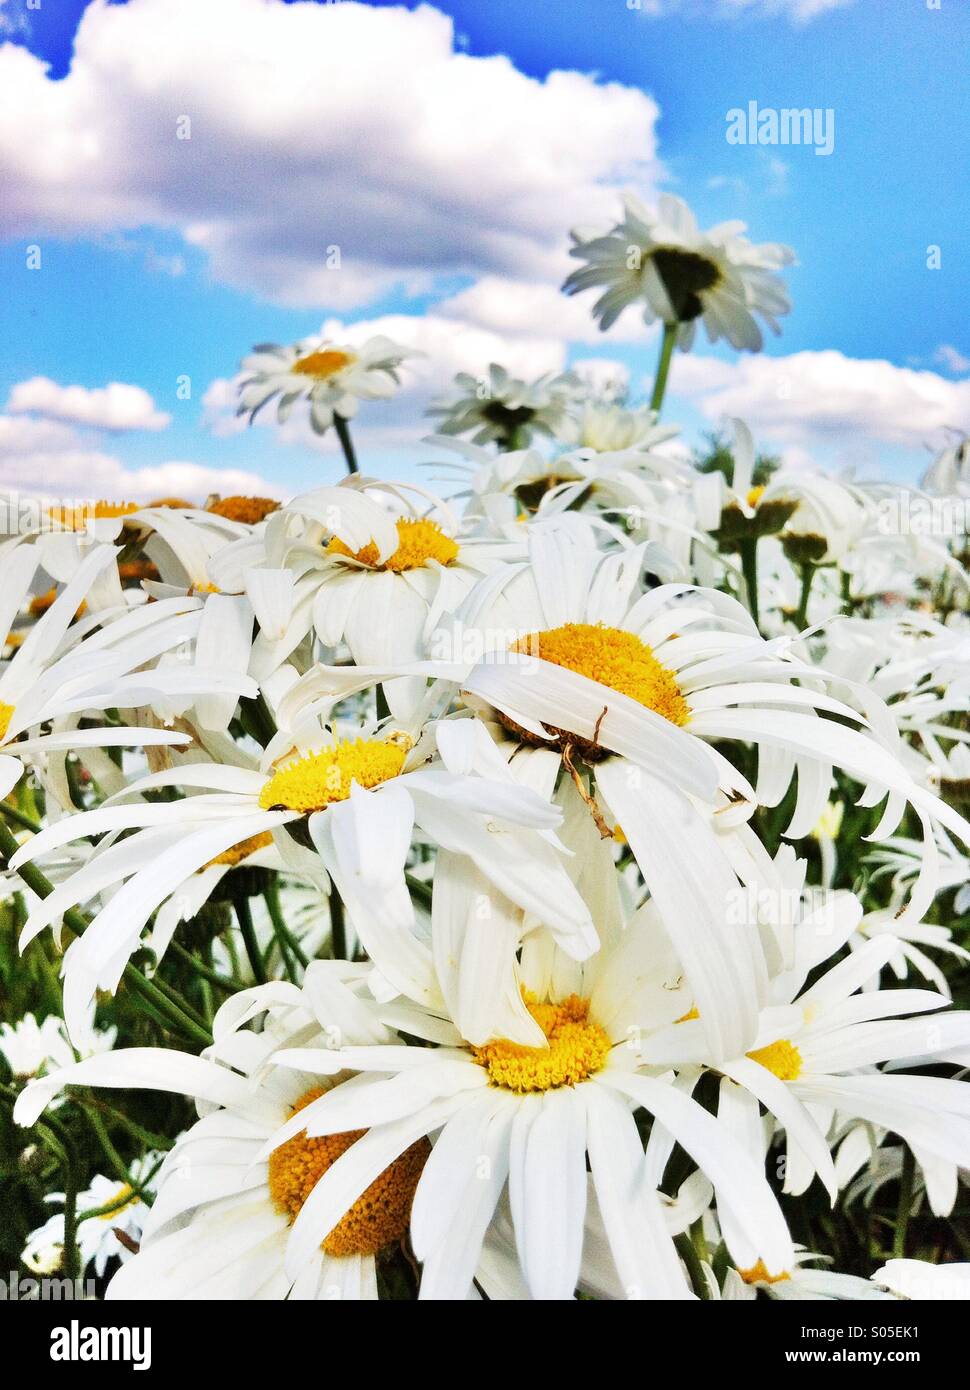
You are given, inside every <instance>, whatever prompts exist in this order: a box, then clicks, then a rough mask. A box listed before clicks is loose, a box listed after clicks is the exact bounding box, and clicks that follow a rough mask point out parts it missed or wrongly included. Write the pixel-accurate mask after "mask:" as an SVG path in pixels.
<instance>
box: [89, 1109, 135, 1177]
mask: <svg viewBox="0 0 970 1390" xmlns="http://www.w3.org/2000/svg"><path fill="white" fill-rule="evenodd" d="M87 1100H88V1097H87V1095H85V1096H84V1101H85V1102H87ZM82 1108H83V1110H84V1113H85V1115H86V1116H87V1119H88V1123H89V1124H90V1126H91V1128H92V1129H93V1130H94V1132H95V1134H96V1136H97V1139H98V1143H99V1144H100V1145H101V1147H102V1149H103V1150H104V1155H105V1158H107V1160H108V1162H109V1164H110V1165H111V1167H112V1168H113V1169H114V1170H115V1175H116V1176H117V1177H119V1178H120V1179H121V1181H122V1182H127V1181H128V1165H127V1163H125V1160H124V1159H123V1158H122V1157H121V1154H120V1153H119V1152H118V1150H117V1149H116V1148H115V1146H114V1144H112V1142H111V1139H110V1137H109V1135H108V1131H107V1130H106V1129H105V1127H104V1121H103V1120H102V1118H101V1116H100V1115H99V1114H98V1113H97V1111H96V1110H93V1109H91V1110H89V1109H88V1106H87V1104H86V1103H85V1104H83V1106H82Z"/></svg>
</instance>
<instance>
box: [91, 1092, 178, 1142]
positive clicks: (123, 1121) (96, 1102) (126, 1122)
mask: <svg viewBox="0 0 970 1390" xmlns="http://www.w3.org/2000/svg"><path fill="white" fill-rule="evenodd" d="M89 1103H90V1105H91V1106H93V1107H94V1108H95V1109H96V1110H103V1111H104V1113H105V1114H106V1115H110V1116H111V1118H112V1120H114V1121H115V1122H116V1123H117V1124H119V1125H121V1126H122V1127H123V1128H124V1129H127V1131H128V1133H129V1134H132V1135H134V1137H135V1138H136V1139H137V1140H138V1141H139V1143H141V1144H143V1145H144V1146H145V1148H147V1149H170V1148H172V1147H173V1145H174V1143H175V1141H174V1139H168V1138H166V1136H165V1135H164V1134H153V1133H152V1132H151V1130H150V1129H144V1128H143V1127H142V1126H141V1125H140V1124H137V1123H136V1122H135V1121H134V1120H133V1119H131V1117H130V1116H129V1115H126V1114H125V1113H124V1111H123V1110H116V1109H115V1107H114V1106H113V1105H109V1104H108V1102H107V1101H106V1100H102V1099H101V1097H100V1096H94V1095H92V1097H91V1099H90V1102H89Z"/></svg>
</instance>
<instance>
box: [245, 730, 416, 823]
mask: <svg viewBox="0 0 970 1390" xmlns="http://www.w3.org/2000/svg"><path fill="white" fill-rule="evenodd" d="M408 748H409V741H407V740H404V741H399V742H391V741H390V740H383V739H376V738H359V739H355V740H351V739H340V740H339V741H338V742H337V743H334V744H332V745H331V746H330V747H328V748H321V749H319V750H318V751H317V752H316V753H307V754H306V755H305V756H304V757H302V758H297V759H295V761H293V762H290V763H286V764H285V765H284V766H283V767H281V768H280V769H279V771H278V772H276V773H274V775H273V776H272V777H271V778H270V779H269V781H268V782H267V783H266V784H265V786H264V787H263V789H262V791H261V792H260V794H259V804H260V807H261V808H262V809H263V810H264V811H269V810H273V809H276V808H283V809H285V810H288V811H300V812H302V813H303V814H304V815H309V814H310V813H311V811H322V810H324V808H325V807H327V806H329V805H330V804H331V802H334V801H346V800H347V798H348V796H349V795H350V788H351V784H352V783H353V782H356V783H357V784H358V786H361V787H376V786H378V785H379V784H380V783H381V782H387V781H388V780H389V779H390V778H391V777H397V776H398V774H399V773H400V771H401V769H402V768H403V767H404V761H405V759H406V757H407V755H408Z"/></svg>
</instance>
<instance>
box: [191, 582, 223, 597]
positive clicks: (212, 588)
mask: <svg viewBox="0 0 970 1390" xmlns="http://www.w3.org/2000/svg"><path fill="white" fill-rule="evenodd" d="M221 593H222V590H221V589H220V588H219V586H218V584H210V583H209V581H208V580H202V581H201V582H200V583H199V584H193V585H192V587H191V588H190V589H189V594H190V595H192V596H193V597H195V598H199V597H201V596H203V595H205V594H221Z"/></svg>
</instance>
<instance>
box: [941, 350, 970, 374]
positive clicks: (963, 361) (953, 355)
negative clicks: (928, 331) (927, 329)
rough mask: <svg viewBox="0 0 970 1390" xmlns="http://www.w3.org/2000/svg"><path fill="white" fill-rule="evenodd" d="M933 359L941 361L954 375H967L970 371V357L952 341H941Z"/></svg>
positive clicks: (942, 365)
mask: <svg viewBox="0 0 970 1390" xmlns="http://www.w3.org/2000/svg"><path fill="white" fill-rule="evenodd" d="M933 361H934V362H939V364H940V366H941V367H945V368H946V369H947V371H948V372H952V373H953V375H954V376H965V375H966V373H967V372H970V357H966V356H964V354H963V353H962V352H961V351H960V349H959V348H955V347H954V346H953V345H952V343H941V344H940V346H939V347H938V348H937V349H936V352H934V354H933Z"/></svg>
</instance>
